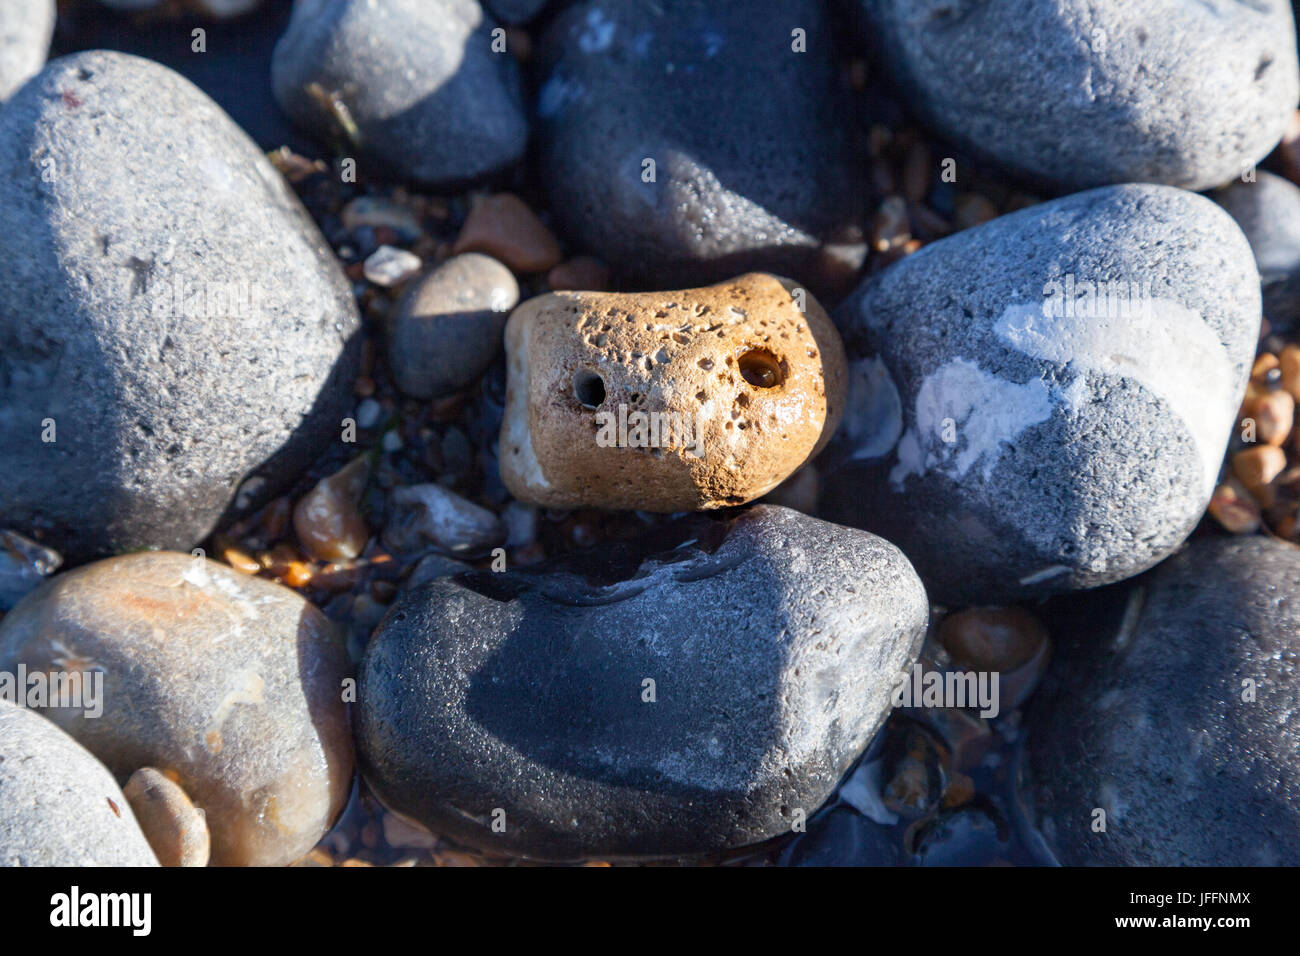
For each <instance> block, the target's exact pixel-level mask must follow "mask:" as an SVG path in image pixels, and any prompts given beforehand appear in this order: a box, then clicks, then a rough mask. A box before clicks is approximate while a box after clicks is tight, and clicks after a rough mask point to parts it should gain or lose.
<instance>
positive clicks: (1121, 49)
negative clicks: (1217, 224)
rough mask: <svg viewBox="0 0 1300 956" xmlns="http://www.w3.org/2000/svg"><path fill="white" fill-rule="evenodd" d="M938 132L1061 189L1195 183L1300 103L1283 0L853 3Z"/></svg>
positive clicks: (1254, 150) (1236, 159) (1264, 150)
mask: <svg viewBox="0 0 1300 956" xmlns="http://www.w3.org/2000/svg"><path fill="white" fill-rule="evenodd" d="M860 3H861V6H862V8H863V10H864V11H865V13H866V18H867V21H868V22H869V24H870V32H871V40H872V43H873V46H874V47H875V48H876V49H877V51H878V52H879V54H880V55H881V57H882V58H883V60H884V64H885V71H886V73H887V75H889V76H890V77H892V78H893V79H894V80H895V81H896V82H897V83H898V85H899V86H900V87H901V88H902V90H903V92H904V93H905V94H906V96H907V99H908V101H909V102H910V104H911V106H912V107H913V108H914V109H915V110H916V111H917V112H918V113H919V114H920V115H921V116H922V117H924V118H925V119H926V120H927V121H928V122H929V123H930V124H931V125H932V126H933V127H934V128H935V129H937V130H938V131H939V132H940V133H942V134H943V135H945V136H947V137H950V138H951V139H952V140H954V141H956V142H957V143H959V144H961V145H963V146H965V147H967V148H969V149H971V150H973V151H975V152H976V153H978V154H981V155H983V156H984V157H986V158H988V159H990V160H992V161H994V162H996V163H998V164H1000V165H1002V166H1003V167H1005V168H1007V169H1009V170H1011V171H1013V172H1016V173H1020V174H1023V175H1025V176H1028V177H1031V178H1034V179H1037V180H1041V181H1043V182H1045V183H1046V184H1047V185H1051V186H1056V187H1059V188H1061V189H1062V190H1066V191H1068V190H1075V189H1086V188H1089V187H1092V186H1101V185H1107V184H1110V183H1125V182H1155V183H1165V184H1168V185H1171V186H1182V187H1184V188H1186V189H1206V188H1209V187H1211V186H1218V185H1220V184H1222V183H1225V182H1227V181H1228V180H1230V179H1232V178H1234V177H1236V176H1240V175H1241V173H1242V171H1243V170H1244V169H1245V168H1246V167H1247V166H1249V165H1252V164H1254V163H1257V162H1258V161H1259V160H1261V159H1263V158H1264V157H1265V156H1266V155H1268V153H1269V152H1270V151H1271V150H1272V149H1273V147H1274V146H1275V145H1277V142H1278V140H1280V139H1281V137H1282V132H1283V130H1284V129H1285V128H1286V123H1287V120H1288V119H1289V118H1290V116H1291V113H1292V112H1293V111H1294V110H1295V108H1296V101H1297V99H1298V98H1300V73H1298V72H1297V66H1296V38H1295V24H1294V20H1293V18H1292V13H1291V6H1290V4H1288V3H1285V2H1283V0H1251V2H1240V0H1200V2H1195V3H1191V2H1187V0H1143V2H1141V3H1134V2H1132V0H1061V2H1058V3H1041V2H1038V0H1004V2H1001V3H984V2H980V0H922V2H917V0H860Z"/></svg>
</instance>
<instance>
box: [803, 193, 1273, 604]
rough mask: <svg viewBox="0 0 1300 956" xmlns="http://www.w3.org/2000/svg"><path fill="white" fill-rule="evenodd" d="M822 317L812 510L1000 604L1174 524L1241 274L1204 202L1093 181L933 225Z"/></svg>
mask: <svg viewBox="0 0 1300 956" xmlns="http://www.w3.org/2000/svg"><path fill="white" fill-rule="evenodd" d="M838 318H839V321H840V324H841V327H842V328H844V329H845V331H846V335H847V338H848V341H849V349H850V354H851V356H854V357H856V358H857V362H856V363H855V364H854V366H853V367H854V369H855V370H856V375H855V377H854V390H853V392H852V396H851V401H850V407H849V409H848V410H847V412H846V414H845V420H846V423H847V424H846V427H845V428H844V429H843V430H842V431H841V433H840V436H839V440H838V442H837V447H836V451H835V453H834V458H833V461H834V462H837V463H838V464H836V465H835V466H833V467H831V468H829V469H828V470H829V472H830V473H829V474H828V476H827V488H826V493H825V496H824V498H823V501H824V502H825V503H826V504H825V508H826V511H827V514H828V516H829V517H831V518H833V519H835V520H839V521H844V522H847V523H850V524H855V525H859V526H862V527H865V528H867V529H869V530H871V531H874V532H876V533H878V534H882V535H884V536H885V537H887V538H888V539H889V540H891V541H894V542H896V543H897V544H899V545H900V546H901V547H902V548H903V550H904V551H905V552H906V553H907V554H908V556H909V557H910V558H911V559H912V561H913V562H914V563H915V564H916V566H917V568H918V570H919V571H920V572H921V575H922V577H923V578H925V579H926V581H927V584H928V585H929V586H930V587H931V594H932V595H933V596H934V597H936V598H937V599H939V600H941V601H945V602H952V603H981V602H991V601H1003V600H1011V599H1017V598H1025V597H1031V596H1035V595H1042V594H1048V593H1056V592H1062V591H1068V590H1072V589H1076V588H1085V587H1094V586H1097V585H1101V584H1106V583H1109V582H1112V581H1117V580H1121V579H1123V578H1127V577H1129V576H1131V575H1134V574H1137V573H1138V572H1140V571H1143V570H1145V569H1146V568H1149V567H1150V566H1152V565H1153V564H1155V563H1156V562H1158V561H1160V560H1161V559H1162V558H1164V557H1165V556H1166V555H1168V554H1169V553H1170V552H1171V551H1172V550H1173V549H1174V548H1176V547H1177V546H1178V545H1179V544H1180V543H1181V542H1182V541H1183V539H1184V538H1186V536H1187V535H1188V534H1189V533H1190V531H1191V530H1192V528H1193V527H1194V526H1195V525H1196V522H1197V521H1198V520H1199V518H1200V516H1201V514H1202V513H1203V512H1204V510H1205V506H1206V504H1207V502H1208V501H1209V497H1210V494H1211V492H1212V491H1213V488H1214V484H1215V480H1216V478H1217V476H1218V473H1219V468H1220V464H1221V461H1222V457H1223V452H1224V449H1225V447H1226V445H1227V441H1228V436H1229V432H1230V430H1231V428H1232V425H1233V418H1234V414H1235V412H1236V409H1237V407H1238V405H1239V402H1240V400H1241V397H1242V393H1243V390H1244V388H1245V383H1246V378H1247V374H1248V370H1249V366H1250V363H1251V360H1252V358H1253V356H1254V351H1255V342H1256V340H1257V338H1258V335H1259V325H1260V294H1259V276H1258V273H1257V271H1256V268H1255V263H1254V260H1253V258H1252V255H1251V250H1250V246H1249V244H1248V243H1247V241H1246V239H1245V237H1244V236H1243V235H1242V234H1241V231H1240V230H1239V229H1238V228H1237V227H1236V225H1235V224H1234V223H1233V222H1232V221H1231V219H1230V217H1229V216H1228V215H1227V214H1226V213H1224V212H1223V211H1222V210H1221V209H1219V208H1218V207H1217V206H1216V205H1215V204H1214V203H1212V202H1211V201H1209V200H1207V199H1205V198H1203V197H1201V196H1197V195H1194V194H1192V193H1187V192H1183V191H1181V190H1177V189H1172V188H1169V187H1165V186H1140V185H1128V186H1114V187H1106V188H1102V189H1097V190H1092V191H1090V192H1085V193H1079V194H1076V195H1073V196H1069V197H1066V198H1064V199H1061V200H1057V201H1055V202H1052V203H1047V204H1044V205H1041V206H1036V207H1034V208H1031V209H1027V210H1024V211H1022V212H1019V213H1015V214H1013V215H1009V216H1005V217H1003V218H1001V219H998V220H995V221H994V222H991V223H988V224H986V225H984V226H982V227H979V228H977V229H972V230H968V231H966V232H963V233H960V234H959V235H957V236H954V237H951V238H949V239H946V240H943V241H941V242H937V243H934V244H932V245H930V246H928V247H926V248H925V249H923V250H921V251H920V252H919V253H917V254H916V255H913V256H910V257H909V258H907V259H905V260H903V261H902V262H901V263H899V264H897V265H895V266H893V267H892V268H890V269H889V270H887V271H886V272H884V273H882V274H881V275H880V276H878V277H876V278H874V279H873V280H871V281H869V282H868V283H867V284H866V285H864V286H863V287H862V289H860V290H859V292H858V293H856V294H855V295H854V296H853V298H852V299H851V300H850V301H849V303H847V304H846V305H845V307H844V308H843V310H842V311H841V313H840V315H839V316H838ZM891 410H892V411H891Z"/></svg>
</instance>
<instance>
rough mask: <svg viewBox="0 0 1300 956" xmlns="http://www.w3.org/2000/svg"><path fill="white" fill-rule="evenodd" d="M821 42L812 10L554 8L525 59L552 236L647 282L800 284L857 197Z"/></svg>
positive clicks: (856, 166) (839, 234)
mask: <svg viewBox="0 0 1300 956" xmlns="http://www.w3.org/2000/svg"><path fill="white" fill-rule="evenodd" d="M795 29H800V30H803V31H804V32H805V34H806V43H807V52H804V53H799V52H795V51H794V50H793V49H792V44H793V43H794V42H795V40H794V39H793V38H792V31H793V30H795ZM831 46H832V36H831V28H830V25H829V23H828V20H827V14H826V12H825V11H824V10H823V8H822V5H821V4H820V3H816V2H812V0H794V2H791V0H759V2H752V3H745V4H720V3H713V2H709V0H663V2H660V3H657V4H633V3H623V4H608V3H600V2H595V0H591V2H583V3H578V4H575V5H573V6H572V7H570V8H568V9H566V10H565V11H564V13H562V14H561V15H560V16H559V17H558V18H557V19H556V21H555V23H554V24H553V25H552V27H551V28H550V29H549V30H548V31H547V32H546V34H545V36H544V37H543V40H542V42H541V44H540V46H539V50H538V57H537V59H538V76H539V77H541V78H542V86H541V89H540V92H539V94H538V104H537V112H538V116H539V138H540V143H541V154H540V156H541V172H542V182H543V184H544V185H545V187H546V188H547V190H548V191H549V194H550V200H551V202H550V206H551V209H552V211H553V212H554V214H555V216H556V217H557V219H558V220H559V223H560V224H561V226H562V227H563V229H564V231H565V232H566V233H567V234H568V235H569V236H571V237H572V238H574V239H575V240H576V241H578V242H579V243H581V244H582V245H583V246H584V247H586V248H587V249H588V250H590V251H592V252H593V253H595V254H598V255H599V256H600V257H601V258H602V259H604V260H605V261H607V262H610V263H611V264H612V265H614V266H615V267H617V268H618V269H619V270H621V271H622V272H624V273H625V274H627V275H631V276H635V277H636V278H637V279H639V280H641V281H643V282H645V283H648V284H652V285H655V286H657V287H659V288H683V287H686V286H689V285H692V284H699V285H703V284H706V283H710V282H715V281H719V280H721V279H725V278H729V277H731V276H733V275H736V274H739V273H742V272H748V271H752V270H762V271H771V272H776V273H779V274H781V275H789V276H796V277H799V278H800V279H802V280H803V281H806V282H809V283H810V284H811V283H813V282H814V278H813V276H814V273H816V271H817V269H818V268H819V266H818V264H817V263H818V249H819V247H820V246H821V245H822V244H823V243H825V242H828V241H832V240H833V241H841V242H842V241H846V239H852V238H853V233H852V231H851V230H852V227H853V226H854V225H855V223H856V222H857V219H858V205H857V204H858V199H857V197H858V196H860V195H861V193H862V189H861V186H860V183H859V180H858V174H859V171H860V169H861V167H862V166H863V162H862V159H861V158H860V157H859V156H857V155H856V154H855V153H854V151H853V149H852V145H851V143H850V141H849V136H850V126H851V124H848V123H845V122H844V121H843V117H844V115H845V111H846V110H847V108H848V107H847V104H846V102H845V101H844V99H843V95H842V92H841V91H840V90H839V89H838V87H837V83H836V76H835V67H834V63H833V57H832V52H831ZM646 160H653V161H654V164H655V165H654V170H653V173H654V181H653V182H647V181H646V179H647V178H648V177H649V170H648V167H647V166H646V165H645V161H646ZM856 238H857V239H858V240H859V241H860V239H861V237H860V236H857V237H856Z"/></svg>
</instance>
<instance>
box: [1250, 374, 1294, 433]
mask: <svg viewBox="0 0 1300 956" xmlns="http://www.w3.org/2000/svg"><path fill="white" fill-rule="evenodd" d="M1246 404H1247V406H1248V407H1247V409H1246V411H1247V412H1248V414H1247V415H1246V416H1244V417H1245V418H1250V419H1253V420H1254V422H1255V438H1256V440H1258V441H1261V442H1263V443H1264V444H1265V445H1276V446H1278V447H1279V448H1280V447H1282V445H1284V444H1286V439H1287V436H1288V435H1289V434H1291V426H1292V425H1293V424H1294V423H1295V399H1294V398H1292V397H1291V395H1290V393H1289V392H1284V391H1281V390H1280V389H1279V390H1278V391H1276V392H1267V393H1265V394H1264V395H1261V396H1259V397H1258V398H1255V399H1253V400H1251V401H1250V402H1247V403H1246Z"/></svg>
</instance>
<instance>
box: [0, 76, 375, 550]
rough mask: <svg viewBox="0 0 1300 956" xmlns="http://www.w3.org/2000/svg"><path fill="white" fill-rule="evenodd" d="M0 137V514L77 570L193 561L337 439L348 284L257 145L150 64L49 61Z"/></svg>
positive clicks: (351, 371)
mask: <svg viewBox="0 0 1300 956" xmlns="http://www.w3.org/2000/svg"><path fill="white" fill-rule="evenodd" d="M110 116H111V122H110V121H109V120H107V119H106V117H110ZM0 143H4V144H5V148H3V149H0V208H3V209H4V210H5V223H6V228H4V229H3V230H0V256H3V257H4V261H6V262H8V263H9V264H10V265H9V267H8V268H6V269H5V270H4V272H3V274H0V514H3V515H4V518H5V523H6V524H7V525H9V526H10V527H13V528H15V529H17V530H19V531H22V532H23V533H24V534H28V535H31V536H32V537H36V538H38V539H39V540H42V541H44V542H47V543H50V544H53V545H55V546H56V547H58V548H59V549H60V550H63V551H65V552H66V553H67V554H68V556H69V557H70V558H71V559H73V560H81V559H84V558H86V557H89V556H94V555H99V554H108V553H113V552H118V551H124V550H129V549H133V548H141V547H170V548H177V549H186V550H188V549H189V548H191V547H192V546H193V545H194V544H196V543H197V542H198V541H200V540H202V539H203V538H204V537H205V536H207V534H208V533H209V532H210V531H211V530H212V529H213V527H214V526H216V524H217V523H218V522H219V521H220V520H221V517H222V515H223V514H224V513H227V512H228V510H230V511H233V510H234V508H235V506H251V505H255V504H257V503H258V502H259V500H265V498H266V497H268V496H269V495H271V494H273V493H274V492H275V491H276V490H277V488H278V487H281V486H283V485H284V484H287V483H289V482H291V481H292V480H293V478H294V477H295V475H296V474H297V473H298V471H299V470H300V469H301V468H303V467H305V466H306V465H307V464H308V463H309V462H310V461H311V460H312V459H313V458H314V457H315V456H316V455H318V454H319V453H320V451H321V450H323V447H324V446H325V445H326V444H327V443H328V442H329V441H330V440H331V439H332V438H334V437H336V436H337V435H338V434H339V431H338V430H339V428H340V422H341V420H342V418H343V417H344V416H345V415H346V414H347V410H348V407H349V404H350V395H349V391H350V385H351V382H352V380H353V379H354V378H355V376H356V370H357V367H358V365H359V356H360V344H361V343H360V336H359V335H358V334H357V333H358V327H359V324H360V323H359V317H358V315H357V310H356V305H355V303H354V301H353V299H352V295H351V291H350V288H349V286H348V283H347V281H346V279H345V278H344V276H343V274H342V272H341V270H340V269H339V266H338V262H337V260H336V259H335V258H334V256H333V254H332V252H331V251H330V249H329V247H328V246H327V245H326V244H325V241H324V239H323V238H322V237H321V235H320V233H319V231H318V230H317V229H316V227H315V225H314V224H313V223H312V222H311V220H310V218H309V217H308V216H307V213H306V211H305V210H304V209H303V208H302V206H301V204H300V203H299V202H298V200H297V198H296V197H295V196H294V195H293V193H292V191H291V190H290V189H289V187H288V185H287V184H286V183H285V182H284V180H283V179H282V178H281V176H280V174H279V173H277V172H276V171H275V169H274V168H273V167H272V166H271V165H270V163H269V162H267V160H266V157H265V156H264V155H263V154H262V153H261V152H260V151H259V150H258V148H257V147H256V146H255V145H254V144H253V143H252V141H251V140H249V139H248V137H247V136H246V135H245V134H244V133H243V132H241V131H240V130H239V129H238V128H237V127H236V126H235V125H234V123H232V122H231V121H230V119H229V118H228V117H227V116H226V115H225V114H224V113H223V112H221V110H220V109H219V108H218V107H217V106H216V105H215V104H214V103H213V102H212V101H211V100H209V99H208V98H207V97H206V96H204V95H203V94H202V93H200V92H199V91H198V90H197V89H196V88H195V87H194V86H192V85H191V84H190V83H189V81H187V80H185V79H183V78H181V77H180V76H178V75H177V74H175V73H173V72H171V71H170V70H168V69H166V68H165V67H162V66H159V65H157V64H155V63H152V62H150V61H148V60H143V59H139V58H136V57H131V56H126V55H124V54H120V53H108V52H89V53H79V54H76V55H73V56H68V57H63V58H61V59H59V60H56V61H54V62H53V63H51V64H50V65H49V66H47V67H46V68H45V70H44V71H43V72H42V73H41V74H40V76H38V77H37V78H36V79H34V80H32V82H31V83H29V84H28V85H27V86H25V87H24V88H23V89H22V91H20V92H19V93H18V94H17V95H16V96H15V97H14V98H13V99H12V100H10V101H9V102H8V103H7V104H6V106H5V108H4V110H3V112H2V113H0ZM181 157H183V160H184V161H183V162H182V161H180V159H179V158H181ZM245 480H248V481H249V482H250V483H249V484H248V485H247V490H246V491H245V493H244V494H243V495H242V496H241V497H242V500H239V501H235V500H234V499H236V492H237V490H238V489H240V488H241V484H242V483H243V482H244V481H245ZM253 489H256V491H254V490H253Z"/></svg>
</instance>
